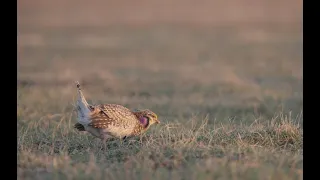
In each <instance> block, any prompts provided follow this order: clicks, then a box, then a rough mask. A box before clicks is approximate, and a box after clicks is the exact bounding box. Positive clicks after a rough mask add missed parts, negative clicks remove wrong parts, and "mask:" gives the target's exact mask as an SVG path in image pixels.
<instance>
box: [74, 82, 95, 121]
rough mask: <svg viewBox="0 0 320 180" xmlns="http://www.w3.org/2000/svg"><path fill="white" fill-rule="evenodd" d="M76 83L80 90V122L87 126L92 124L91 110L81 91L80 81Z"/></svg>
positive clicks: (78, 100) (78, 111)
mask: <svg viewBox="0 0 320 180" xmlns="http://www.w3.org/2000/svg"><path fill="white" fill-rule="evenodd" d="M75 83H76V86H77V89H78V99H77V113H78V122H79V123H80V124H82V125H87V124H89V123H90V114H91V108H90V105H89V104H88V102H87V101H86V99H85V97H84V95H83V93H82V91H81V88H80V83H79V82H78V81H76V82H75Z"/></svg>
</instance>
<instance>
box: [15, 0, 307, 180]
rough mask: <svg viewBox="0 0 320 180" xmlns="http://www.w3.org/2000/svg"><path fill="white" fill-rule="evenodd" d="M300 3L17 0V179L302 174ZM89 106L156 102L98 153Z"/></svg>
mask: <svg viewBox="0 0 320 180" xmlns="http://www.w3.org/2000/svg"><path fill="white" fill-rule="evenodd" d="M302 39H303V38H302V1H300V0H296V1H292V0H290V1H289V0H281V1H275V0H274V1H273V0H266V1H259V3H258V2H257V1H253V0H252V1H248V0H247V1H237V2H236V3H234V1H222V0H221V1H214V3H213V2H211V1H210V2H209V1H201V3H199V2H198V4H197V3H195V2H193V1H180V0H177V1H174V2H171V1H169V0H168V1H161V2H160V1H159V2H151V1H141V0H140V1H134V2H124V1H123V2H121V1H84V0H81V1H79V0H78V1H73V0H70V1H67V2H65V1H62V0H57V1H52V2H48V1H40V0H30V1H28V2H26V1H23V2H22V1H20V2H19V1H18V79H17V84H18V89H17V97H18V105H17V128H18V136H17V139H18V146H17V153H18V162H17V168H18V179H117V180H118V179H151V178H152V179H184V180H186V179H212V178H214V179H302V174H303V170H302V162H303V151H302V144H303V142H302V137H303V130H302V122H303V112H302V107H303V106H302V102H303V96H302V92H303V89H302V78H303V77H302ZM75 80H79V81H80V82H81V83H82V85H83V90H84V93H85V95H86V97H87V99H88V100H89V101H90V102H91V103H93V104H97V103H117V104H122V105H124V106H127V107H128V108H131V109H139V108H140V109H143V108H148V109H151V110H153V111H154V112H156V113H157V114H158V116H159V119H161V122H162V123H161V124H160V125H158V126H153V127H152V128H151V129H150V131H148V132H147V134H145V135H143V136H142V137H141V138H132V139H129V140H127V141H124V142H120V141H119V140H111V141H109V142H108V149H107V150H104V149H101V148H100V146H101V144H100V143H99V141H97V140H95V139H94V138H93V137H92V136H90V135H88V134H85V133H80V132H77V131H75V130H74V129H73V124H74V123H75V122H76V117H75V112H74V106H73V104H74V102H75V98H76V89H75V86H74V81H75Z"/></svg>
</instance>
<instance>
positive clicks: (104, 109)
mask: <svg viewBox="0 0 320 180" xmlns="http://www.w3.org/2000/svg"><path fill="white" fill-rule="evenodd" d="M76 85H77V88H78V94H79V97H78V100H77V110H78V111H77V112H78V123H76V124H75V125H74V127H75V128H76V129H78V130H79V131H87V132H89V133H91V134H92V135H93V136H96V137H98V138H100V139H102V140H104V141H105V140H106V139H107V138H108V137H110V136H113V137H117V138H125V137H129V136H137V135H140V134H142V133H144V132H146V131H147V130H148V129H149V127H150V126H151V125H152V124H155V123H160V121H159V120H158V117H157V115H156V114H155V113H154V112H152V111H150V110H148V109H146V110H141V111H135V112H134V111H131V110H129V109H128V108H126V107H123V106H121V105H118V104H100V105H95V106H93V105H89V104H88V103H87V101H86V99H85V98H84V96H83V93H82V91H81V88H80V84H79V82H76Z"/></svg>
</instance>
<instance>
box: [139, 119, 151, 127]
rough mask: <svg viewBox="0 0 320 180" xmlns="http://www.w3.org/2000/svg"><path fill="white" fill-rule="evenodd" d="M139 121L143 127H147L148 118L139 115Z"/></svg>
mask: <svg viewBox="0 0 320 180" xmlns="http://www.w3.org/2000/svg"><path fill="white" fill-rule="evenodd" d="M139 121H140V123H141V124H142V125H143V127H147V126H148V124H149V119H148V118H147V117H144V116H142V117H140V119H139Z"/></svg>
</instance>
